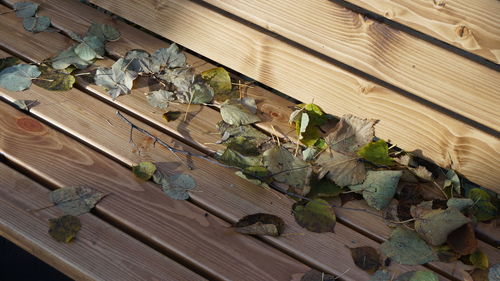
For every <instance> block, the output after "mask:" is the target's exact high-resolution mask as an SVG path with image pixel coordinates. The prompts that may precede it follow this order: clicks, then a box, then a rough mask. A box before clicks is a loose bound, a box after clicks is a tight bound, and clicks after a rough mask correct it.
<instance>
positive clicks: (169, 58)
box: [151, 43, 186, 70]
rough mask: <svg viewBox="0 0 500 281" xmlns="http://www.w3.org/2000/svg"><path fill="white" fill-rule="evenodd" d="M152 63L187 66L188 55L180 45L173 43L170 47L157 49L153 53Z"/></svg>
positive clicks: (165, 66) (164, 66)
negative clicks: (181, 49) (180, 48)
mask: <svg viewBox="0 0 500 281" xmlns="http://www.w3.org/2000/svg"><path fill="white" fill-rule="evenodd" d="M151 60H152V63H153V64H155V65H159V66H160V70H161V69H164V68H178V67H185V66H186V56H185V55H184V54H183V53H182V52H181V51H180V50H179V46H177V44H175V43H173V44H172V45H170V47H168V48H161V49H158V50H156V52H154V53H153V54H152V55H151Z"/></svg>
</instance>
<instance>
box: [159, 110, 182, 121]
mask: <svg viewBox="0 0 500 281" xmlns="http://www.w3.org/2000/svg"><path fill="white" fill-rule="evenodd" d="M180 116H181V112H180V111H167V112H165V113H163V115H162V117H163V119H165V121H167V122H172V121H175V120H177V119H178V118H179V117H180Z"/></svg>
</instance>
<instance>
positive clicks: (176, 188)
mask: <svg viewBox="0 0 500 281" xmlns="http://www.w3.org/2000/svg"><path fill="white" fill-rule="evenodd" d="M153 181H154V182H155V183H157V184H159V185H161V187H162V190H163V192H164V193H165V194H167V195H168V196H169V197H170V198H172V199H175V200H186V199H188V198H189V193H188V191H189V190H191V189H194V188H195V187H196V181H195V180H194V178H193V177H191V176H190V175H188V174H176V175H172V176H170V177H167V176H165V175H164V174H163V173H161V172H160V171H156V173H154V175H153Z"/></svg>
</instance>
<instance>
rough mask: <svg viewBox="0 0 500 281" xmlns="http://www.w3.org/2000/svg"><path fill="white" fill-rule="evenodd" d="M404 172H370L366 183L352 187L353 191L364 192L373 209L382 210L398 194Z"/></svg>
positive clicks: (364, 196)
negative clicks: (397, 190) (397, 189)
mask: <svg viewBox="0 0 500 281" xmlns="http://www.w3.org/2000/svg"><path fill="white" fill-rule="evenodd" d="M402 174H403V172H402V171H368V173H367V176H366V179H365V181H364V182H363V183H362V184H359V185H352V186H349V188H350V189H351V190H352V191H358V192H362V194H363V198H364V199H365V200H366V203H368V205H370V206H371V207H373V208H375V209H377V210H382V209H383V208H385V207H386V206H387V205H388V204H389V203H390V202H391V199H392V198H393V197H394V194H396V187H397V186H398V182H399V179H400V178H401V175H402Z"/></svg>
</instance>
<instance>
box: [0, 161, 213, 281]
mask: <svg viewBox="0 0 500 281" xmlns="http://www.w3.org/2000/svg"><path fill="white" fill-rule="evenodd" d="M0 174H1V175H2V176H1V177H0V235H1V236H4V237H6V238H7V239H9V240H11V241H12V242H14V243H16V244H17V245H18V246H20V247H22V248H23V249H25V250H26V251H28V252H29V253H31V254H33V255H35V256H37V257H38V258H40V259H41V260H43V261H45V262H46V263H48V264H50V265H51V266H53V267H55V268H57V269H58V270H59V271H61V272H63V273H65V274H66V275H68V276H69V277H71V278H73V279H75V280H110V281H111V280H203V279H204V278H202V277H201V276H199V275H197V274H195V273H193V272H192V271H190V270H189V269H186V268H185V267H183V266H181V265H179V264H178V263H176V262H175V261H173V260H171V259H169V258H167V257H165V256H163V255H162V254H160V253H158V252H156V251H155V250H153V249H151V248H149V247H148V246H146V245H144V244H143V243H141V242H139V241H137V240H135V239H134V238H132V237H130V236H128V235H127V234H125V233H123V232H121V231H120V230H118V229H117V228H115V227H113V226H111V225H109V224H108V223H106V222H104V221H102V220H101V219H99V218H97V217H95V216H94V215H91V214H84V215H81V216H79V218H80V220H81V222H82V230H81V231H80V232H79V233H78V236H77V237H76V239H75V240H74V241H73V242H72V243H70V244H63V243H59V242H57V241H55V240H54V239H52V238H51V237H50V236H49V235H48V233H47V231H48V219H50V218H56V217H58V216H61V215H62V214H63V212H62V211H60V210H59V209H57V208H48V209H47V208H46V209H43V210H39V211H32V210H38V209H42V208H44V207H47V206H49V205H50V202H49V201H48V190H47V189H46V188H44V187H43V186H41V185H40V184H38V183H36V182H34V181H32V180H31V179H29V178H27V177H26V176H24V175H22V174H20V173H19V172H17V171H15V170H13V169H11V168H9V167H7V166H6V165H5V164H1V163H0ZM131 253H133V254H131Z"/></svg>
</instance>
